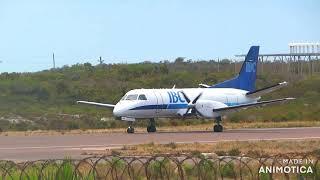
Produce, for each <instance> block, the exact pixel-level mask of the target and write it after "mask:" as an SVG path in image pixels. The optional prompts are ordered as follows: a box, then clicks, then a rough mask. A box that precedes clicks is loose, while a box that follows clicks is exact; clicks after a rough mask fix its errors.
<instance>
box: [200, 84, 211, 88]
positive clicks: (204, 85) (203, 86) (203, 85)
mask: <svg viewBox="0 0 320 180" xmlns="http://www.w3.org/2000/svg"><path fill="white" fill-rule="evenodd" d="M199 87H201V88H209V87H211V86H209V85H207V84H199Z"/></svg>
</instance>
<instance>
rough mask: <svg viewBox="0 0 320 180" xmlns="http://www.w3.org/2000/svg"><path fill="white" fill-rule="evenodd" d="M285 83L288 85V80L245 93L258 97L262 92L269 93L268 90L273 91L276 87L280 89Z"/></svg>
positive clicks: (251, 96)
mask: <svg viewBox="0 0 320 180" xmlns="http://www.w3.org/2000/svg"><path fill="white" fill-rule="evenodd" d="M287 85H288V82H286V81H284V82H281V83H278V84H275V85H273V86H269V87H266V88H262V89H258V90H255V91H252V92H248V93H247V94H246V96H247V97H250V98H257V97H260V96H262V95H264V94H267V93H270V92H272V91H275V90H277V89H280V88H282V87H284V86H287Z"/></svg>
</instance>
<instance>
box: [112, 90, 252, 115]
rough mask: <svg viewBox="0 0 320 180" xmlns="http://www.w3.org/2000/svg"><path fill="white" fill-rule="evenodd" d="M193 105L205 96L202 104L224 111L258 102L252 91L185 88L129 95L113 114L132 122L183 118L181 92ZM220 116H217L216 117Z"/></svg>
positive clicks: (183, 103)
mask: <svg viewBox="0 0 320 180" xmlns="http://www.w3.org/2000/svg"><path fill="white" fill-rule="evenodd" d="M182 91H183V92H184V93H185V94H187V95H188V97H189V99H190V100H191V101H192V100H193V99H194V98H196V96H197V95H199V94H200V93H202V95H201V97H200V99H199V100H206V101H212V102H215V103H216V104H218V105H219V106H222V107H228V106H235V105H240V104H247V103H253V102H257V100H258V98H248V97H246V93H247V92H248V91H245V90H241V89H233V88H183V89H134V90H131V91H129V92H128V93H126V94H125V95H124V96H123V98H122V99H121V100H120V101H119V102H118V103H117V104H116V106H115V107H114V110H113V114H114V115H115V116H117V117H128V118H159V117H177V116H182V115H183V114H184V113H185V112H186V110H187V108H188V102H187V101H186V99H185V98H184V96H183V95H182V93H181V92H182ZM217 116H220V114H214V113H213V115H212V117H217Z"/></svg>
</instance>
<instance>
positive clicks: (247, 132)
mask: <svg viewBox="0 0 320 180" xmlns="http://www.w3.org/2000/svg"><path fill="white" fill-rule="evenodd" d="M311 138H315V139H316V138H317V139H320V127H314V128H270V129H237V130H226V131H224V132H223V133H212V132H209V131H191V132H159V133H152V134H148V133H136V134H125V133H105V134H96V135H89V134H84V135H81V134H79V135H54V136H44V135H38V136H36V135H34V136H0V159H2V160H3V159H7V160H16V161H24V160H38V159H52V158H64V157H73V158H81V157H84V156H83V155H81V154H82V153H83V152H84V151H86V152H88V151H91V150H92V151H97V150H106V149H112V148H119V147H122V146H123V145H125V144H127V145H132V144H144V143H150V142H154V143H163V144H166V143H170V142H175V143H194V142H199V143H214V142H219V141H247V140H250V141H255V140H287V139H289V140H303V139H311Z"/></svg>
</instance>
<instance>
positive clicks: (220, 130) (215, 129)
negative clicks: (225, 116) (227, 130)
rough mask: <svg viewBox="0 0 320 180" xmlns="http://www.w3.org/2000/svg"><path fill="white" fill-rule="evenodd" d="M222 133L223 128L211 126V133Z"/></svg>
mask: <svg viewBox="0 0 320 180" xmlns="http://www.w3.org/2000/svg"><path fill="white" fill-rule="evenodd" d="M222 131H223V126H221V125H220V124H219V125H214V126H213V132H222Z"/></svg>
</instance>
